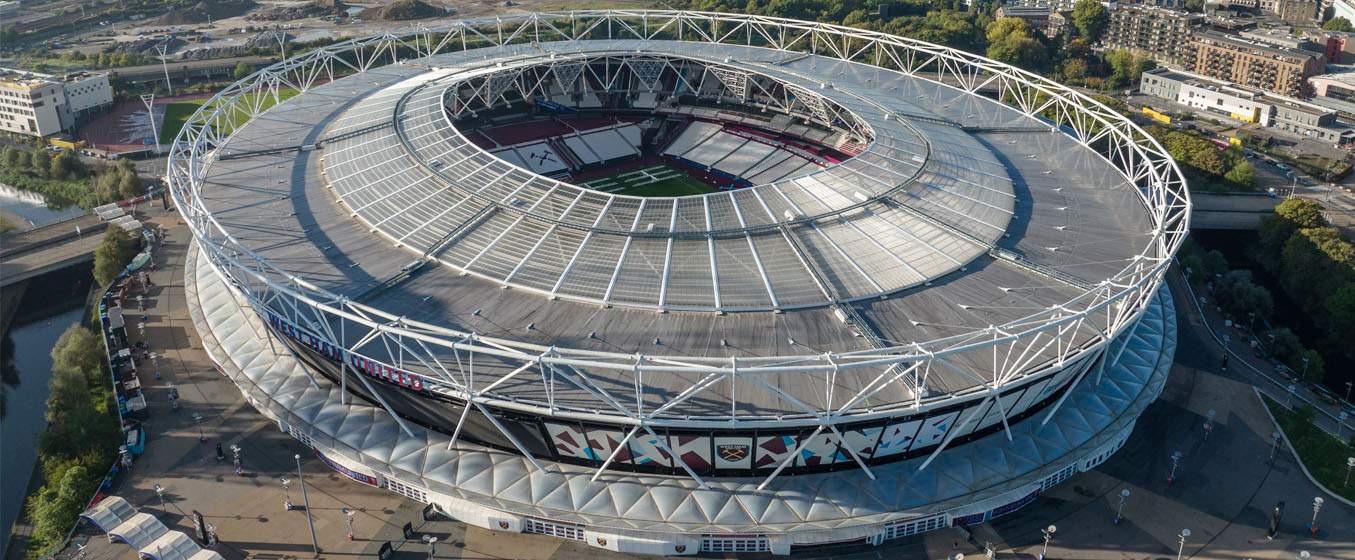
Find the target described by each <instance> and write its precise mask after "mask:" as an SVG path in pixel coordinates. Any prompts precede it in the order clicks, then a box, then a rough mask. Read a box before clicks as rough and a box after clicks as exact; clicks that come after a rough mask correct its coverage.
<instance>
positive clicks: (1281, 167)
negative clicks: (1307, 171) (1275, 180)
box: [1275, 163, 1289, 171]
mask: <svg viewBox="0 0 1355 560" xmlns="http://www.w3.org/2000/svg"><path fill="white" fill-rule="evenodd" d="M1275 167H1278V168H1280V169H1281V170H1283V171H1289V166H1288V165H1285V164H1283V163H1276V164H1275Z"/></svg>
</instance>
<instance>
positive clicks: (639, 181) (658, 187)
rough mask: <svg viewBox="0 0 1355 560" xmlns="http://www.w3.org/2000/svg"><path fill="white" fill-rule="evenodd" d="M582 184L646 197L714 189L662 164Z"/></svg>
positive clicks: (615, 192) (612, 191) (622, 193)
mask: <svg viewBox="0 0 1355 560" xmlns="http://www.w3.org/2000/svg"><path fill="white" fill-rule="evenodd" d="M582 186H585V187H588V188H590V189H594V190H599V191H603V192H608V193H612V194H621V195H629V196H646V197H664V196H687V195H693V194H706V193H711V192H715V189H714V188H712V187H711V186H710V185H707V184H705V183H702V182H701V181H698V180H696V179H693V178H691V177H688V176H687V174H686V173H683V172H682V171H681V170H679V169H677V168H675V167H672V166H669V165H665V164H658V165H651V166H649V167H643V168H640V169H632V170H630V171H622V172H620V173H614V174H611V175H605V176H602V177H598V178H596V179H593V180H591V181H587V182H585V183H583V184H582Z"/></svg>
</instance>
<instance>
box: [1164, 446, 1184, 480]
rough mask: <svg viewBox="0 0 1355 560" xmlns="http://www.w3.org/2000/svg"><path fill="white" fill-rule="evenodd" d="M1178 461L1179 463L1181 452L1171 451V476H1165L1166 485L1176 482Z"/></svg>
mask: <svg viewBox="0 0 1355 560" xmlns="http://www.w3.org/2000/svg"><path fill="white" fill-rule="evenodd" d="M1180 461H1181V452H1180V451H1173V452H1172V472H1171V474H1169V475H1167V484H1171V483H1173V482H1176V465H1177V463H1179V462H1180Z"/></svg>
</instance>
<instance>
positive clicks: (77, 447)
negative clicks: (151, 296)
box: [28, 324, 122, 551]
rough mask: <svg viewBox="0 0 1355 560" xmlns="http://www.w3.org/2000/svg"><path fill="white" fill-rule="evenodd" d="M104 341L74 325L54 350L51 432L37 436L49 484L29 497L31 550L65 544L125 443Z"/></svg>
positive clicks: (48, 415) (48, 425)
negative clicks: (31, 532) (60, 543)
mask: <svg viewBox="0 0 1355 560" xmlns="http://www.w3.org/2000/svg"><path fill="white" fill-rule="evenodd" d="M106 359H107V353H106V352H105V350H104V347H103V341H102V339H101V338H100V337H98V336H97V335H95V334H94V333H93V332H91V331H89V330H88V329H86V328H84V327H81V326H80V325H78V324H72V325H71V326H70V327H69V328H67V329H66V331H65V332H64V333H62V335H61V338H59V339H58V340H57V343H56V345H55V346H54V347H53V348H52V360H53V362H52V379H51V381H50V385H51V395H50V396H49V397H48V401H47V407H48V412H47V420H48V424H47V428H46V429H44V430H43V432H42V434H41V435H40V436H39V437H38V465H39V466H40V467H41V469H42V471H41V472H42V476H43V480H45V481H46V484H45V485H44V486H43V487H42V488H41V489H40V490H39V491H38V492H37V494H34V495H33V496H30V497H29V499H28V515H29V522H30V523H32V525H33V540H32V542H31V543H30V545H29V550H31V551H44V550H47V549H48V548H49V547H51V546H53V545H55V544H56V543H58V542H60V541H61V540H62V539H63V538H65V536H66V532H67V531H68V530H70V528H71V526H73V525H74V524H75V521H76V519H77V518H78V516H79V515H80V512H81V511H83V510H84V508H85V505H87V504H88V502H89V499H90V498H91V497H92V496H93V494H94V492H95V490H96V489H97V488H98V485H99V483H100V481H101V480H102V479H103V476H104V472H106V470H107V469H108V468H109V466H110V465H111V464H112V462H113V459H114V458H115V457H116V453H117V448H118V445H120V444H121V443H122V429H121V427H120V426H118V422H117V417H116V415H115V414H114V413H113V408H112V407H113V406H114V404H113V393H112V390H111V389H110V388H109V386H108V371H107V369H105V367H104V362H105V360H106Z"/></svg>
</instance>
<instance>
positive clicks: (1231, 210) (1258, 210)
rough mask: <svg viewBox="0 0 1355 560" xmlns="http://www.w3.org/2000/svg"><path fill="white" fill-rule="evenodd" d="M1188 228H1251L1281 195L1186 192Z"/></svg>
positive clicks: (1273, 206) (1275, 203) (1259, 223)
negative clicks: (1189, 204)
mask: <svg viewBox="0 0 1355 560" xmlns="http://www.w3.org/2000/svg"><path fill="white" fill-rule="evenodd" d="M1190 201H1191V203H1193V205H1194V207H1193V208H1192V209H1191V212H1190V227H1191V229H1233V230H1255V229H1258V228H1260V227H1261V218H1263V217H1265V216H1266V215H1268V214H1270V213H1272V212H1274V211H1275V207H1276V206H1278V205H1279V204H1280V203H1281V202H1284V199H1283V198H1279V197H1272V196H1270V195H1269V194H1265V193H1201V192H1192V193H1190Z"/></svg>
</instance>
